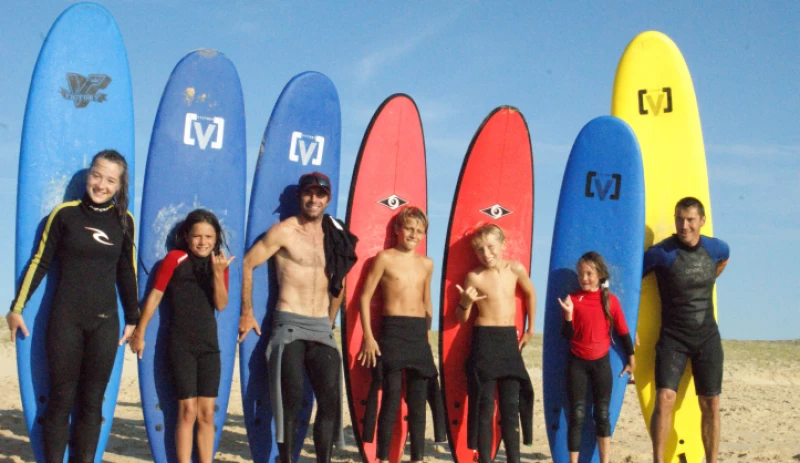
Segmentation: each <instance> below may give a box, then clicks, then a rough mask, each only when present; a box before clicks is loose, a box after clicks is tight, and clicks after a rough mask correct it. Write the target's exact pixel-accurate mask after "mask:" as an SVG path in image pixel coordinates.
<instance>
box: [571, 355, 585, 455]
mask: <svg viewBox="0 0 800 463" xmlns="http://www.w3.org/2000/svg"><path fill="white" fill-rule="evenodd" d="M588 387H589V375H588V372H587V371H586V361H585V360H582V359H580V358H578V357H576V356H575V355H573V354H572V353H570V354H569V360H568V363H567V397H568V398H569V405H570V407H569V426H568V428H567V450H569V451H570V452H578V451H580V449H581V434H582V433H583V422H584V420H585V418H586V392H587V389H588Z"/></svg>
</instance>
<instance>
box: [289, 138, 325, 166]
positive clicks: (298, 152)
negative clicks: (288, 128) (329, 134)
mask: <svg viewBox="0 0 800 463" xmlns="http://www.w3.org/2000/svg"><path fill="white" fill-rule="evenodd" d="M324 147H325V137H320V136H319V135H306V134H304V133H301V132H292V146H291V147H290V148H289V160H290V161H292V162H302V163H303V165H304V166H307V165H308V162H309V161H311V164H313V165H315V166H319V165H321V164H322V149H323V148H324Z"/></svg>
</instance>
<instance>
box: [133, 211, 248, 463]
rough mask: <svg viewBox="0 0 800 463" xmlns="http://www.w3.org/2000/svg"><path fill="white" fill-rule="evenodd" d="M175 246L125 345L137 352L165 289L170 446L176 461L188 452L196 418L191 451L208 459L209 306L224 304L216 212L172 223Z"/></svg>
mask: <svg viewBox="0 0 800 463" xmlns="http://www.w3.org/2000/svg"><path fill="white" fill-rule="evenodd" d="M176 241H177V243H176V244H177V246H176V247H177V249H176V250H174V251H170V252H169V254H167V256H166V257H165V258H164V260H163V261H162V262H161V265H160V266H159V267H158V273H157V274H156V281H155V284H154V285H153V289H152V290H151V291H150V294H149V295H148V297H147V301H146V302H145V305H144V309H143V310H142V318H141V320H140V321H139V325H138V326H137V327H136V332H135V334H134V336H133V340H132V341H131V350H133V351H134V352H136V353H138V354H139V358H142V352H143V351H144V344H145V343H144V334H145V330H146V329H147V324H148V323H149V322H150V319H151V318H152V317H153V313H155V310H156V308H157V307H158V306H159V304H160V303H161V299H162V297H163V296H164V294H165V293H166V295H167V300H168V301H169V304H170V306H171V307H172V317H171V320H170V329H169V344H168V346H169V354H168V357H169V368H170V374H171V376H172V379H173V384H174V387H175V393H176V396H177V398H178V424H177V427H176V430H175V447H176V454H177V457H178V462H179V463H189V462H190V461H191V458H192V446H193V439H194V428H195V423H197V455H198V457H199V460H200V462H201V463H211V457H212V455H213V452H214V405H215V403H216V399H217V394H218V389H219V380H220V369H221V367H220V357H219V343H218V341H217V320H216V317H215V315H216V314H215V309H216V310H222V309H224V308H225V306H226V305H228V266H229V265H230V263H231V261H233V259H234V258H233V257H231V258H230V259H228V258H227V257H226V256H225V251H223V250H222V246H223V245H224V244H225V235H224V234H223V232H222V227H221V226H220V224H219V220H217V217H216V216H215V215H214V214H213V213H211V212H209V211H206V210H203V209H197V210H194V211H192V212H190V213H189V215H188V216H187V217H186V220H184V222H183V223H182V224H181V226H180V227H179V228H178V232H177V240H176Z"/></svg>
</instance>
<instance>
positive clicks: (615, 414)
mask: <svg viewBox="0 0 800 463" xmlns="http://www.w3.org/2000/svg"><path fill="white" fill-rule="evenodd" d="M643 244H644V173H643V171H642V155H641V153H640V151H639V144H638V142H637V141H636V136H635V135H634V134H633V130H631V128H630V127H629V126H628V124H626V123H625V122H623V121H622V120H620V119H617V118H616V117H612V116H601V117H598V118H596V119H593V120H592V121H591V122H589V123H588V124H586V126H584V128H583V130H581V132H580V134H578V137H577V139H576V140H575V144H574V145H573V146H572V152H571V153H570V156H569V161H567V167H566V170H565V171H564V179H563V181H562V183H561V195H560V197H559V200H558V208H557V209H556V221H555V226H554V228H553V244H552V248H551V251H550V273H549V277H548V282H547V299H546V300H545V316H544V346H543V361H542V378H543V383H544V391H543V392H544V410H545V422H546V424H547V437H548V439H549V441H550V451H551V453H552V455H553V460H554V461H555V462H556V463H567V462H569V452H568V451H567V426H568V419H569V399H568V397H567V379H566V377H567V361H568V359H569V351H570V345H569V341H568V340H567V339H564V337H562V336H561V324H562V322H563V320H564V317H563V315H562V310H561V305H559V303H558V299H557V298H562V299H563V298H564V297H566V296H567V295H568V294H569V293H571V292H574V291H577V290H578V289H580V287H579V285H578V277H577V274H576V273H575V266H576V264H577V263H578V259H580V257H581V256H582V255H583V254H584V253H586V252H588V251H596V252H599V253H600V254H601V255H602V256H603V258H604V259H605V261H606V264H607V265H608V270H609V273H610V274H611V278H610V284H611V288H610V291H611V292H612V293H613V294H615V295H616V296H617V298H618V299H619V302H620V305H621V306H622V311H623V313H624V315H625V320H626V322H627V324H628V328H629V329H630V331H631V337H633V335H634V333H636V320H637V315H638V313H639V290H640V287H641V282H642V278H641V269H642V255H643V253H644V248H643ZM614 339H615V343H614V344H612V346H611V351H610V352H609V359H610V362H611V372H612V378H613V387H612V392H611V403H610V406H609V413H610V419H611V430H612V433H613V430H614V427H615V425H616V423H617V418H619V414H620V411H621V410H622V400H623V399H624V398H625V386H626V385H627V383H628V375H625V376H623V377H622V378H620V377H619V374H620V372H621V371H622V369H623V368H624V367H625V365H626V364H627V358H628V357H627V355H626V354H625V350H624V349H623V348H622V343H621V342H620V340H619V337H617V336H616V335H615V336H614ZM586 403H587V408H586V421H585V423H584V427H583V439H582V441H581V452H580V460H579V461H581V462H587V463H588V462H599V461H600V458H599V454H598V452H597V434H596V432H595V427H594V420H593V419H592V409H593V407H592V406H591V405H592V401H591V396H590V397H588V398H587V402H586Z"/></svg>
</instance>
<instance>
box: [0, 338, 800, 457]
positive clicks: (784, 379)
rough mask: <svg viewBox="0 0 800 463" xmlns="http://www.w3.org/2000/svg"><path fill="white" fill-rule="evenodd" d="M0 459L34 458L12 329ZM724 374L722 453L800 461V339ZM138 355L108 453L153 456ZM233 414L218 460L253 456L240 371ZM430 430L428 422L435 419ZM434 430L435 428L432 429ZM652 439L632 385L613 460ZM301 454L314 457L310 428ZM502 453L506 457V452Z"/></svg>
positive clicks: (748, 351)
mask: <svg viewBox="0 0 800 463" xmlns="http://www.w3.org/2000/svg"><path fill="white" fill-rule="evenodd" d="M0 336H1V340H0V390H2V391H3V392H2V393H0V463H6V462H14V463H20V462H33V461H34V460H33V453H32V451H31V448H30V444H29V443H28V436H27V431H26V427H25V418H24V417H23V414H22V406H21V403H20V396H19V383H18V379H17V368H16V356H15V353H14V346H13V345H12V344H11V342H10V341H9V340H8V330H7V329H6V328H4V329H2V330H0ZM723 344H724V348H725V357H726V358H725V376H724V384H723V396H722V442H721V444H720V461H724V462H792V461H800V438H799V437H798V435H800V418H799V417H800V401H796V400H794V399H792V397H793V396H794V393H795V392H796V391H797V389H798V386H800V341H797V340H796V341H774V342H762V341H724V342H723ZM541 348H542V337H541V335H538V336H536V338H535V339H534V341H533V342H532V345H531V346H529V347H528V348H526V349H525V362H526V365H527V366H528V371H529V372H530V375H531V379H532V380H533V382H534V388H535V390H536V403H535V416H534V444H533V445H532V446H523V447H522V457H523V461H537V462H548V461H552V460H551V458H550V451H549V448H548V444H547V436H546V434H545V430H544V416H543V414H542V384H541V377H542V369H541V358H542V350H541ZM136 368H137V367H136V359H135V357H134V355H133V354H131V353H130V352H127V353H126V357H125V368H124V371H123V378H122V387H121V390H120V394H119V402H118V405H117V411H116V416H115V419H114V426H113V429H112V431H111V437H110V438H109V442H108V447H107V448H106V453H105V458H104V461H107V462H115V463H134V462H148V461H152V458H151V456H150V448H149V446H148V444H147V436H146V434H145V430H144V421H143V419H142V411H141V403H140V400H139V387H138V384H137V372H136ZM231 395H232V396H231V398H230V407H229V409H228V419H227V422H226V426H225V429H224V431H223V435H222V442H221V444H220V448H219V451H218V452H217V454H216V458H215V461H221V462H244V461H251V459H250V450H249V448H248V446H247V437H246V434H245V428H244V418H243V416H242V404H241V399H240V393H239V375H238V365H237V372H236V373H235V374H234V385H233V387H232V392H231ZM345 426H346V428H345V438H346V440H347V447H346V448H345V449H344V450H338V449H336V450H334V461H336V462H360V457H359V454H358V449H357V448H356V445H355V440H354V438H353V434H352V427H351V426H350V417H349V415H348V416H345ZM429 431H430V426H429ZM429 434H431V436H432V431H430V432H429ZM649 458H650V440H649V437H648V435H647V431H646V429H645V425H644V420H643V419H642V417H641V412H640V410H639V404H638V400H637V398H636V391H635V389H634V388H633V387H629V388H628V390H627V392H626V395H625V403H624V406H623V410H622V414H621V417H620V420H619V422H618V423H617V428H616V431H615V434H614V436H613V440H612V461H614V462H646V461H649ZM425 459H426V461H430V462H438V461H441V462H447V461H452V460H451V458H450V452H449V449H448V447H447V444H432V443H430V444H428V448H427V451H426V458H425ZM302 461H307V462H311V461H314V460H313V444H312V442H311V438H310V434H309V437H308V438H307V439H306V442H305V447H304V450H303V458H302ZM497 461H504V458H503V455H502V453H501V454H500V455H499V456H498V459H497Z"/></svg>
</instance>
